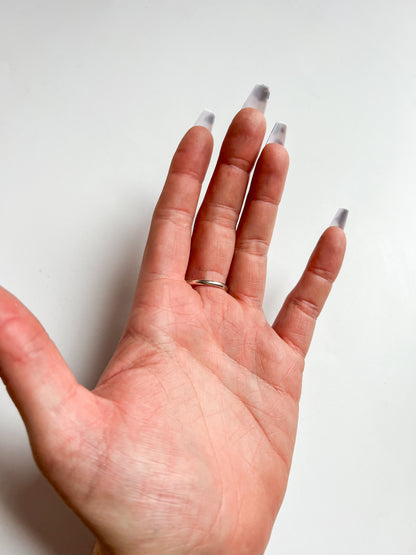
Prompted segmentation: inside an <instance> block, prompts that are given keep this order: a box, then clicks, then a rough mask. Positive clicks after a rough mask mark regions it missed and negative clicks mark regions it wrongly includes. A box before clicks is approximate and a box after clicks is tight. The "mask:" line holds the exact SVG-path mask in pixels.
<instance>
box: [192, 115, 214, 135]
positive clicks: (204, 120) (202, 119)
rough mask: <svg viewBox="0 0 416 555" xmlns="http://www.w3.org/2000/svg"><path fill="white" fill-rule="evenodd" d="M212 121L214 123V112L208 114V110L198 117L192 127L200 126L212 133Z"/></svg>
mask: <svg viewBox="0 0 416 555" xmlns="http://www.w3.org/2000/svg"><path fill="white" fill-rule="evenodd" d="M214 121H215V114H214V112H210V111H209V110H204V111H203V112H201V114H200V115H199V116H198V119H197V120H196V122H195V123H194V126H196V125H201V126H202V127H206V128H207V129H208V131H212V126H213V125H214Z"/></svg>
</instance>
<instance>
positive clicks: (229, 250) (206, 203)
mask: <svg viewBox="0 0 416 555" xmlns="http://www.w3.org/2000/svg"><path fill="white" fill-rule="evenodd" d="M258 89H259V88H258V87H257V92H258V94H261V93H262V94H264V95H266V94H267V96H268V89H267V88H266V87H263V88H262V89H260V90H258ZM255 90H256V89H255ZM266 98H267V97H266ZM263 104H264V103H263ZM260 106H261V105H260ZM265 131H266V121H265V119H264V116H263V114H262V112H261V111H260V110H259V109H256V108H250V107H247V108H243V109H242V110H240V112H238V114H237V115H236V116H235V118H234V119H233V121H232V122H231V125H230V127H229V129H228V132H227V134H226V136H225V139H224V142H223V144H222V147H221V151H220V155H219V158H218V162H217V165H216V168H215V170H214V173H213V176H212V179H211V181H210V184H209V186H208V189H207V192H206V194H205V197H204V200H203V202H202V204H201V207H200V209H199V212H198V215H197V218H196V220H195V225H194V231H193V235H192V243H191V251H190V257H189V264H188V271H187V276H186V278H187V279H188V280H193V279H208V280H213V281H220V282H223V283H225V282H226V280H227V275H228V271H229V268H230V265H231V261H232V258H233V255H234V247H235V235H236V226H237V222H238V218H239V214H240V211H241V207H242V204H243V201H244V197H245V192H246V189H247V185H248V181H249V177H250V173H251V170H252V169H253V165H254V163H255V161H256V158H257V156H258V153H259V151H260V147H261V144H262V141H263V138H264V134H265Z"/></svg>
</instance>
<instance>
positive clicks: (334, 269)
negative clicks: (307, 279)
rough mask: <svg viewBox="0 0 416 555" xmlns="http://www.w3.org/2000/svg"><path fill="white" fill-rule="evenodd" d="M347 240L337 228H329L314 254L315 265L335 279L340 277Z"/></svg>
mask: <svg viewBox="0 0 416 555" xmlns="http://www.w3.org/2000/svg"><path fill="white" fill-rule="evenodd" d="M346 247H347V238H346V235H345V233H344V231H343V230H342V229H341V228H340V227H337V226H331V227H328V228H327V229H326V230H325V231H324V232H323V234H322V235H321V237H320V239H319V241H318V244H317V246H316V248H315V250H314V252H313V254H312V260H313V264H314V265H316V266H318V267H321V268H324V269H325V271H326V272H327V273H328V275H332V276H333V279H335V278H336V276H337V275H338V273H339V271H340V269H341V265H342V262H343V260H344V256H345V251H346Z"/></svg>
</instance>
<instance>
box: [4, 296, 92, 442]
mask: <svg viewBox="0 0 416 555" xmlns="http://www.w3.org/2000/svg"><path fill="white" fill-rule="evenodd" d="M0 377H1V378H2V380H3V382H4V383H5V385H6V387H7V390H8V392H9V394H10V396H11V398H12V399H13V401H14V403H15V405H16V406H17V408H18V410H19V412H20V414H21V416H22V418H23V420H24V422H25V425H26V428H27V431H28V434H29V437H30V440H31V443H32V446H33V443H34V442H35V443H36V440H37V439H39V437H42V436H44V434H45V432H47V427H48V424H49V423H50V422H51V420H53V417H54V414H55V415H56V414H57V413H58V412H60V413H62V406H63V405H65V404H67V401H68V400H69V399H71V400H72V399H73V397H74V396H76V394H77V393H78V391H79V390H83V388H82V387H81V386H80V385H79V384H78V383H77V381H76V380H75V378H74V376H73V374H72V372H71V371H70V370H69V368H68V366H67V364H66V363H65V361H64V360H63V358H62V356H61V354H60V353H59V351H58V349H57V348H56V346H55V345H54V343H53V342H52V341H51V339H50V338H49V337H48V334H47V333H46V331H45V330H44V329H43V327H42V325H41V324H40V323H39V321H38V320H37V319H36V318H35V317H34V316H33V314H32V313H31V312H30V311H29V310H28V309H27V308H26V307H25V306H24V305H23V304H22V303H21V302H20V301H18V299H16V297H14V296H13V295H12V294H11V293H9V292H8V291H6V290H5V289H3V288H2V287H0Z"/></svg>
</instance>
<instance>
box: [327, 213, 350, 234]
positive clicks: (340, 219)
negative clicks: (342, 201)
mask: <svg viewBox="0 0 416 555" xmlns="http://www.w3.org/2000/svg"><path fill="white" fill-rule="evenodd" d="M347 218H348V210H347V209H346V208H339V209H338V210H337V213H336V214H335V216H334V218H333V220H332V222H331V224H330V225H331V226H336V227H340V228H341V229H344V228H345V224H346V223H347Z"/></svg>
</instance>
